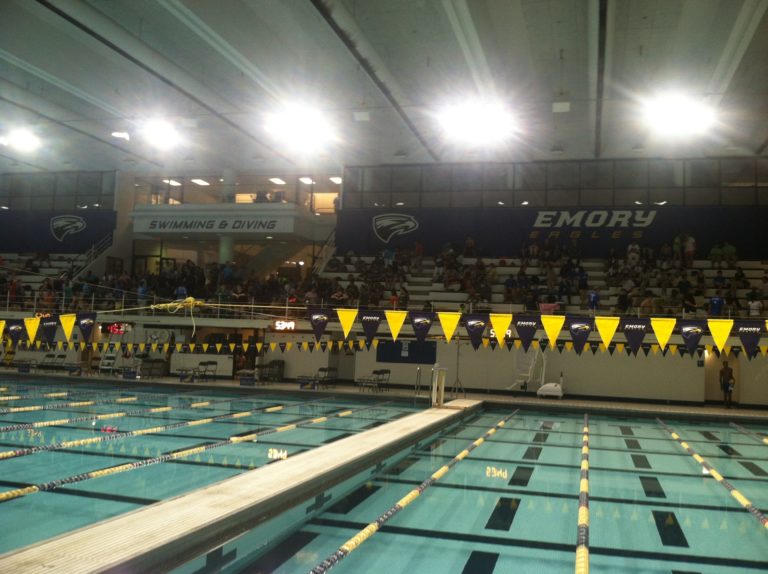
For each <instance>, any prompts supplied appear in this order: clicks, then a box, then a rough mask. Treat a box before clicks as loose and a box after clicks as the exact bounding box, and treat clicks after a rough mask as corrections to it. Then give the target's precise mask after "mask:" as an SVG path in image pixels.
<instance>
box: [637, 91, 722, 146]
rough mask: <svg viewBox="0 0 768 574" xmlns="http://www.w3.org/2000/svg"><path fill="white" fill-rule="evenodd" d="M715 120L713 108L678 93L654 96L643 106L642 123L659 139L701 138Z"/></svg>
mask: <svg viewBox="0 0 768 574" xmlns="http://www.w3.org/2000/svg"><path fill="white" fill-rule="evenodd" d="M716 119H717V118H716V115H715V110H714V109H713V108H711V107H709V106H707V105H705V104H703V103H701V102H698V101H696V100H694V99H693V98H689V97H687V96H684V95H680V94H663V95H658V96H656V97H654V98H651V99H649V100H647V101H646V102H644V104H643V120H644V121H645V123H646V124H647V125H648V127H650V128H651V129H652V130H653V131H654V132H655V133H656V134H658V135H661V136H666V137H685V136H694V135H702V134H705V133H707V132H708V131H709V130H710V129H711V128H712V127H713V126H714V125H715V122H716Z"/></svg>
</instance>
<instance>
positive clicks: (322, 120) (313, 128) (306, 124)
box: [264, 104, 337, 153]
mask: <svg viewBox="0 0 768 574" xmlns="http://www.w3.org/2000/svg"><path fill="white" fill-rule="evenodd" d="M264 129H265V130H266V131H267V133H269V134H270V135H272V136H273V137H275V138H277V139H279V140H280V141H281V142H284V143H286V144H287V145H289V146H290V147H292V148H294V149H295V150H296V151H298V152H300V153H313V152H319V151H321V150H323V149H324V148H326V147H327V146H328V145H329V144H331V143H333V142H334V141H336V139H337V138H336V132H335V129H334V128H333V126H332V125H331V123H330V121H328V118H326V117H325V115H324V114H323V113H322V112H321V111H320V110H317V109H313V108H310V107H307V106H303V105H298V104H289V105H286V106H285V107H284V108H283V109H282V110H280V111H279V112H275V113H272V114H268V115H267V116H266V121H265V123H264Z"/></svg>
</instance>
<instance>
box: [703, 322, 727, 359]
mask: <svg viewBox="0 0 768 574" xmlns="http://www.w3.org/2000/svg"><path fill="white" fill-rule="evenodd" d="M707 326H708V327H709V332H710V333H711V334H712V339H713V340H714V341H715V346H716V347H717V350H718V351H720V352H722V351H723V348H724V347H725V344H726V343H727V342H728V335H730V334H731V329H733V319H707Z"/></svg>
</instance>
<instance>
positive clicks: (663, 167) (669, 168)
mask: <svg viewBox="0 0 768 574" xmlns="http://www.w3.org/2000/svg"><path fill="white" fill-rule="evenodd" d="M648 172H649V173H648V179H649V184H650V186H651V187H682V186H683V162H682V161H680V160H651V161H650V162H648Z"/></svg>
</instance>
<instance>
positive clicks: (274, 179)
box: [269, 177, 285, 185]
mask: <svg viewBox="0 0 768 574" xmlns="http://www.w3.org/2000/svg"><path fill="white" fill-rule="evenodd" d="M269 181H271V182H272V183H274V184H275V185H285V181H284V180H282V179H280V178H279V177H270V178H269Z"/></svg>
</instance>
